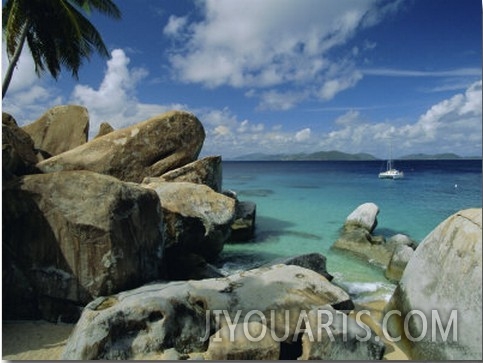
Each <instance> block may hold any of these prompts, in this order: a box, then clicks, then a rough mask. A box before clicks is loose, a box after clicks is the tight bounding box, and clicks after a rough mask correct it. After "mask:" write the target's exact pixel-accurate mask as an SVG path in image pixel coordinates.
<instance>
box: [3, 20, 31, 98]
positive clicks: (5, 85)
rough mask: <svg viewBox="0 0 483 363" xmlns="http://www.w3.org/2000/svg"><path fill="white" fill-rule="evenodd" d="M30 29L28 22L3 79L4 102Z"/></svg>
mask: <svg viewBox="0 0 483 363" xmlns="http://www.w3.org/2000/svg"><path fill="white" fill-rule="evenodd" d="M28 28H29V24H28V21H27V22H26V23H25V25H24V27H23V29H22V33H21V34H20V41H19V44H18V47H17V49H15V52H14V53H13V57H12V59H11V60H10V63H9V65H8V68H7V71H6V72H5V78H4V79H3V84H2V100H3V98H4V97H5V94H6V93H7V89H8V86H9V85H10V81H11V80H12V75H13V70H14V68H15V67H16V66H17V62H18V60H19V58H20V53H22V49H23V45H24V43H25V39H26V38H27V33H28Z"/></svg>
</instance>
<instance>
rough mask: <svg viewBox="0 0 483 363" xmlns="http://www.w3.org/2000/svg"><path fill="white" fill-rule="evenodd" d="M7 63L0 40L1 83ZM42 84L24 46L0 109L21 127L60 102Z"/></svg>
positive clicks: (29, 54) (52, 90)
mask: <svg viewBox="0 0 483 363" xmlns="http://www.w3.org/2000/svg"><path fill="white" fill-rule="evenodd" d="M8 63H9V62H8V58H7V53H6V50H5V42H2V83H3V77H4V76H5V73H6V70H7V67H8ZM46 83H47V82H45V79H41V78H39V77H38V76H37V74H36V73H35V65H34V61H33V60H32V55H31V53H30V50H29V49H28V47H27V46H25V47H24V49H23V50H22V53H21V54H20V58H19V61H18V63H17V66H16V67H15V69H14V72H13V75H12V80H11V82H10V85H9V87H8V89H7V93H6V95H5V98H4V99H3V100H2V110H3V111H4V112H8V113H10V114H11V115H12V116H13V117H14V118H15V119H16V121H17V122H18V123H19V125H21V126H23V125H26V124H28V123H30V122H32V121H35V120H36V119H37V118H39V117H40V116H41V115H42V114H43V113H44V112H45V111H46V110H47V109H48V108H50V107H52V106H54V105H57V104H60V103H62V97H60V96H58V90H57V89H56V88H54V87H48V86H46Z"/></svg>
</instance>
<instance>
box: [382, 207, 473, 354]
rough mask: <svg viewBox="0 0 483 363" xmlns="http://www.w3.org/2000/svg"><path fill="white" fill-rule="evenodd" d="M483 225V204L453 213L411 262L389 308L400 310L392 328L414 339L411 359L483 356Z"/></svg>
mask: <svg viewBox="0 0 483 363" xmlns="http://www.w3.org/2000/svg"><path fill="white" fill-rule="evenodd" d="M481 224H482V212H481V208H480V209H467V210H463V211H460V212H458V213H456V214H454V215H452V216H451V217H449V218H448V219H446V220H445V221H444V222H442V223H441V224H440V225H439V226H437V227H436V228H435V229H434V230H433V231H432V232H431V233H430V234H429V235H428V236H427V237H426V238H425V239H424V240H423V241H422V242H421V244H420V245H419V246H418V248H417V249H416V251H415V252H414V255H413V256H412V257H411V260H410V261H409V263H408V265H407V266H406V269H405V270H404V273H403V276H402V278H401V281H400V282H399V284H398V286H397V288H396V290H395V292H394V294H393V296H392V298H391V300H390V302H389V304H388V306H387V307H386V312H390V311H391V310H394V311H396V312H398V314H393V315H392V316H391V319H389V320H388V328H389V329H388V331H389V333H390V335H391V336H392V337H400V336H402V337H403V340H406V341H409V344H408V346H410V347H411V350H410V352H409V353H410V355H411V358H413V359H417V360H467V359H469V360H481V359H482V345H481V343H482V331H481V326H482V315H481V313H482V309H481V301H482V249H481V245H482V230H481ZM415 312H416V313H415ZM399 314H400V316H398V315H399Z"/></svg>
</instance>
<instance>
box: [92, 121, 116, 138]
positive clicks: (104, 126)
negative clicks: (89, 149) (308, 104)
mask: <svg viewBox="0 0 483 363" xmlns="http://www.w3.org/2000/svg"><path fill="white" fill-rule="evenodd" d="M113 131H114V127H112V126H111V125H110V124H109V123H108V122H103V123H101V125H100V126H99V131H98V132H97V135H96V136H94V139H97V138H99V137H101V136H104V135H107V134H109V133H111V132H113Z"/></svg>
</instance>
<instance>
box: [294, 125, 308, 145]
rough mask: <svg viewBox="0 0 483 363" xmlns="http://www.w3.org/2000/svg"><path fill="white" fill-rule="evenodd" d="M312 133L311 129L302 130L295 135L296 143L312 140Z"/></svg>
mask: <svg viewBox="0 0 483 363" xmlns="http://www.w3.org/2000/svg"><path fill="white" fill-rule="evenodd" d="M311 133H312V131H311V130H310V129H309V128H305V129H303V130H300V131H298V132H297V133H296V134H295V141H297V142H303V141H307V140H308V139H310V135H311Z"/></svg>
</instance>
